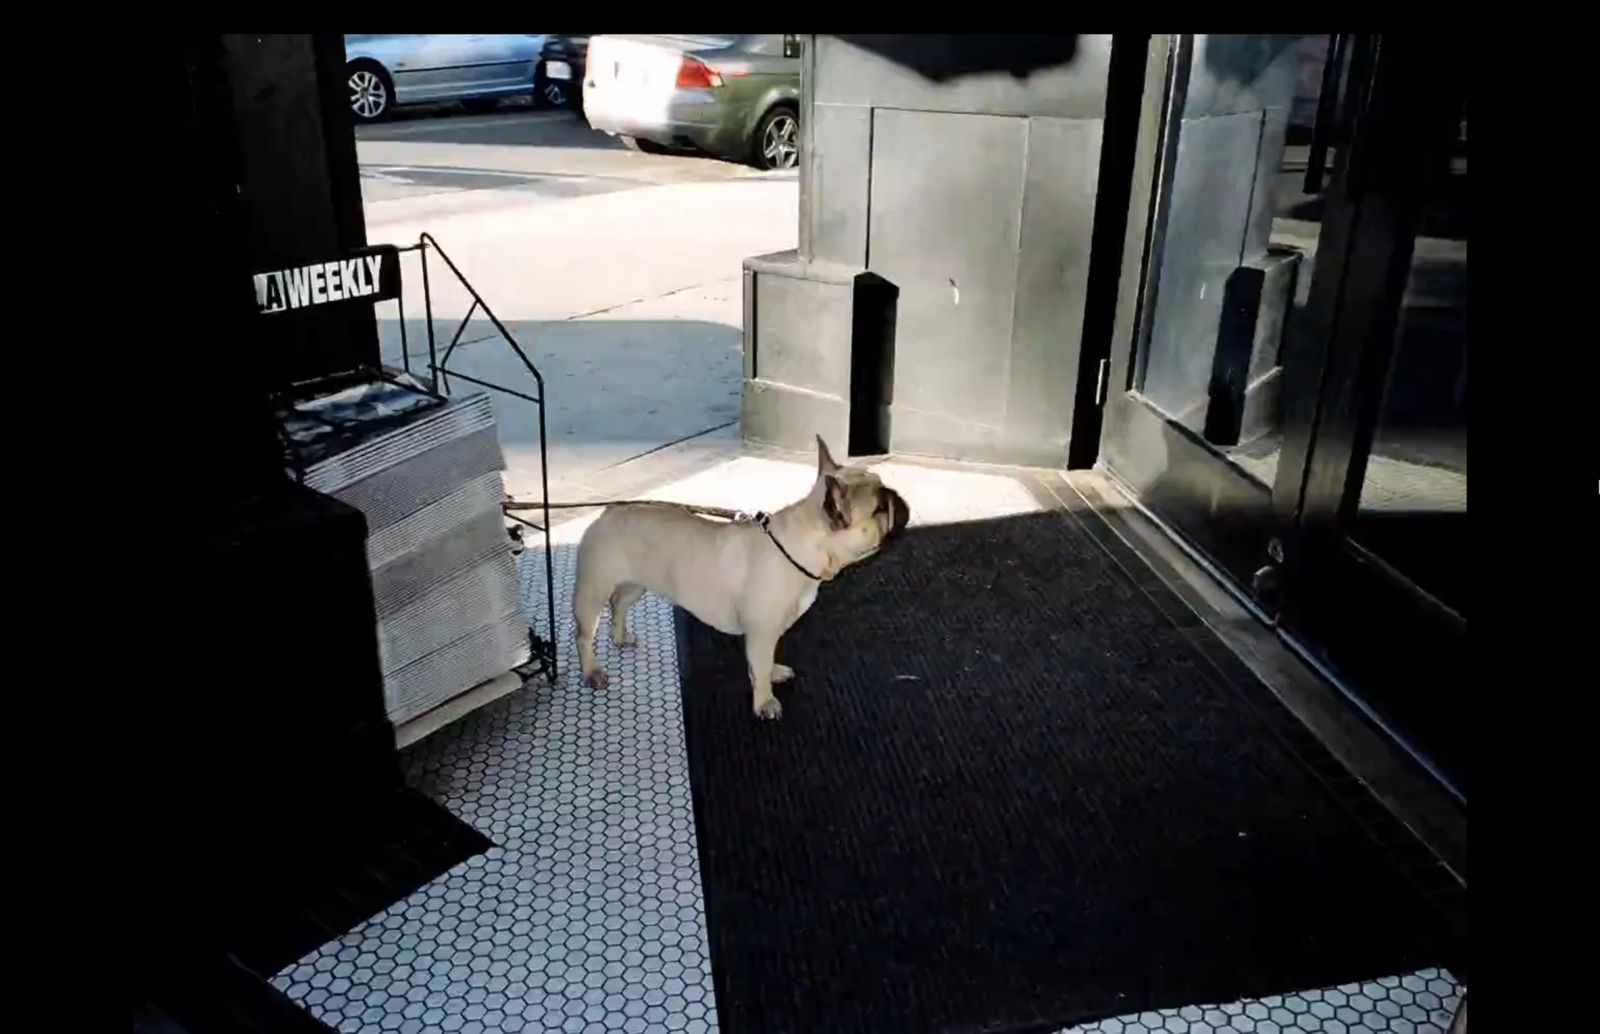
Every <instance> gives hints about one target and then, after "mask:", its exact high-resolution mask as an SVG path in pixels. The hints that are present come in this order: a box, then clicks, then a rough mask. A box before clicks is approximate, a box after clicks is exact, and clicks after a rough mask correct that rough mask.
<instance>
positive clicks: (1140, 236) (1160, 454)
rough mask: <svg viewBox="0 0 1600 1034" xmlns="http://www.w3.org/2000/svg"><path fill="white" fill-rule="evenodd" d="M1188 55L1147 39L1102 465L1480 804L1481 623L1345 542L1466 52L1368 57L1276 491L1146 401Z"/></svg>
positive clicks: (1331, 204) (1389, 42)
mask: <svg viewBox="0 0 1600 1034" xmlns="http://www.w3.org/2000/svg"><path fill="white" fill-rule="evenodd" d="M1192 47H1193V36H1192V35H1188V34H1181V35H1180V34H1168V35H1152V36H1151V37H1150V45H1149V52H1148V56H1147V61H1146V67H1145V82H1144V95H1143V98H1142V108H1141V112H1140V123H1139V129H1138V139H1137V143H1136V152H1135V156H1134V168H1133V176H1134V180H1133V189H1132V192H1131V196H1130V199H1129V208H1128V216H1127V221H1126V226H1127V232H1126V235H1125V238H1124V241H1123V252H1122V266H1121V277H1120V279H1119V284H1118V298H1117V311H1116V320H1115V325H1114V328H1113V331H1112V338H1111V348H1110V365H1109V375H1108V377H1107V381H1106V384H1107V391H1106V395H1107V397H1106V399H1105V407H1104V421H1105V426H1104V433H1103V434H1102V437H1101V441H1100V456H1099V461H1098V465H1099V466H1100V467H1101V468H1102V469H1103V470H1104V471H1105V472H1106V473H1107V474H1109V475H1110V476H1111V477H1112V478H1113V480H1115V481H1116V482H1118V483H1119V484H1120V485H1121V486H1122V488H1123V489H1124V491H1126V492H1127V493H1128V494H1129V495H1130V496H1131V497H1132V498H1134V499H1135V500H1136V501H1137V502H1138V503H1139V505H1140V506H1141V507H1143V508H1144V509H1146V510H1147V511H1149V512H1150V513H1151V515H1152V516H1153V517H1154V518H1156V520H1158V521H1159V522H1160V523H1162V524H1163V525H1165V526H1167V527H1168V529H1169V530H1170V531H1171V532H1173V533H1175V534H1176V535H1177V536H1178V537H1179V539H1180V540H1181V541H1183V543H1184V545H1185V546H1186V547H1188V548H1190V549H1192V550H1193V551H1195V552H1196V553H1197V555H1198V557H1199V559H1201V561H1202V562H1203V563H1206V564H1207V566H1209V567H1211V568H1212V569H1213V570H1214V571H1216V572H1217V573H1219V574H1220V575H1221V576H1222V578H1223V581H1224V582H1225V583H1226V584H1227V585H1228V587H1229V588H1230V589H1231V590H1232V591H1233V592H1234V594H1235V595H1237V596H1238V597H1239V598H1240V600H1241V601H1242V602H1244V603H1245V604H1246V605H1247V606H1248V607H1249V608H1250V609H1251V610H1252V611H1253V612H1254V613H1256V614H1257V615H1258V617H1260V618H1261V619H1262V620H1263V621H1264V622H1265V623H1267V624H1269V625H1271V626H1274V627H1275V628H1276V629H1277V631H1278V633H1279V634H1280V635H1282V636H1283V637H1284V638H1285V640H1286V641H1287V642H1288V643H1289V644H1290V645H1291V646H1292V647H1293V648H1295V649H1296V651H1297V652H1299V653H1300V654H1301V655H1302V656H1303V657H1305V658H1306V659H1307V660H1309V661H1311V662H1312V663H1313V664H1315V665H1316V666H1318V667H1319V668H1320V669H1321V670H1322V672H1323V674H1325V675H1327V676H1328V677H1329V678H1330V680H1331V681H1333V682H1334V684H1335V685H1336V686H1338V688H1339V689H1340V690H1341V691H1342V692H1344V693H1345V694H1346V696H1348V697H1349V698H1350V699H1351V700H1352V702H1353V703H1354V704H1355V705H1356V706H1357V707H1358V708H1359V709H1360V710H1361V711H1363V712H1364V713H1365V714H1366V715H1367V716H1368V717H1369V718H1371V719H1373V720H1374V721H1375V723H1376V724H1377V725H1379V726H1380V727H1381V728H1382V729H1383V730H1384V731H1385V733H1387V734H1388V735H1389V736H1390V737H1391V738H1392V739H1394V740H1395V741H1397V742H1398V743H1400V744H1401V745H1402V746H1403V747H1404V748H1405V749H1406V750H1407V751H1408V752H1409V753H1411V754H1412V755H1413V756H1415V757H1416V758H1417V759H1418V760H1419V761H1420V762H1421V763H1422V765H1423V766H1424V767H1426V768H1427V769H1428V771H1429V772H1430V774H1432V775H1433V777H1434V778H1435V779H1436V780H1437V781H1438V782H1440V783H1441V784H1442V785H1443V786H1445V787H1446V788H1447V789H1448V790H1450V792H1451V793H1453V794H1454V795H1455V796H1457V797H1458V798H1459V799H1461V800H1463V801H1464V800H1465V787H1466V753H1465V745H1466V742H1467V740H1466V735H1467V733H1466V726H1465V720H1464V709H1463V708H1461V707H1460V705H1459V700H1460V694H1461V693H1462V692H1463V691H1464V687H1465V686H1466V685H1467V683H1466V681H1465V675H1466V674H1467V672H1466V670H1465V666H1466V663H1467V662H1466V644H1465V620H1464V619H1463V618H1462V617H1461V615H1459V614H1456V613H1455V612H1454V611H1451V610H1450V609H1449V608H1448V607H1445V606H1444V605H1443V604H1441V603H1440V602H1439V601H1438V600H1436V599H1434V598H1433V597H1431V596H1429V594H1427V593H1426V592H1425V591H1423V590H1422V589H1420V588H1419V587H1417V586H1416V585H1415V584H1413V583H1412V582H1411V581H1410V580H1409V579H1407V578H1406V577H1405V576H1404V575H1402V574H1401V573H1400V572H1398V571H1397V570H1395V569H1394V568H1392V567H1391V566H1390V565H1388V564H1386V563H1385V562H1384V561H1383V560H1382V559H1381V558H1379V557H1377V556H1376V555H1375V554H1373V553H1372V552H1371V551H1370V550H1368V549H1366V548H1365V547H1363V546H1362V545H1360V544H1359V543H1358V542H1356V541H1355V540H1354V539H1352V538H1351V537H1350V536H1349V535H1348V534H1346V529H1347V528H1348V526H1349V523H1350V519H1351V517H1352V516H1353V512H1354V507H1355V504H1356V502H1357V501H1358V500H1359V493H1360V490H1361V483H1362V478H1363V475H1364V472H1365V466H1366V462H1367V453H1368V450H1369V449H1370V445H1371V440H1372V436H1373V432H1374V429H1375V427H1376V423H1377V419H1378V415H1379V411H1380V409H1381V403H1382V400H1383V388H1384V377H1383V374H1384V372H1385V371H1386V370H1387V369H1388V362H1389V359H1390V357H1391V356H1392V354H1393V352H1394V349H1395V347H1396V342H1395V334H1394V329H1395V320H1396V318H1397V316H1398V313H1399V309H1400V302H1401V299H1402V297H1403V294H1404V290H1405V283H1406V279H1407V275H1408V272H1409V266H1410V261H1411V253H1412V248H1413V245H1414V241H1415V236H1416V231H1417V228H1418V224H1419V222H1420V215H1421V206H1422V203H1423V201H1424V200H1425V199H1424V196H1423V194H1424V190H1425V185H1424V184H1425V178H1424V173H1425V171H1426V166H1427V163H1428V161H1430V160H1432V159H1433V157H1434V150H1435V149H1436V148H1437V147H1438V146H1439V142H1438V140H1436V139H1435V138H1434V136H1433V135H1430V134H1429V133H1427V132H1418V131H1417V126H1418V125H1419V123H1420V124H1428V125H1432V123H1430V122H1429V121H1428V120H1429V119H1430V117H1433V116H1437V114H1438V111H1439V110H1440V106H1441V105H1442V104H1444V103H1446V99H1445V98H1444V96H1443V95H1442V93H1441V88H1440V85H1439V84H1440V83H1441V82H1443V81H1445V80H1448V81H1449V83H1450V87H1449V88H1454V87H1455V84H1458V83H1460V82H1461V81H1462V79H1461V77H1460V74H1459V68H1457V67H1456V66H1454V65H1452V64H1451V61H1452V59H1453V58H1454V56H1455V55H1459V53H1460V49H1459V47H1455V46H1453V45H1452V44H1451V43H1449V42H1446V43H1444V44H1440V43H1438V42H1436V41H1434V40H1433V38H1432V37H1422V36H1405V37H1395V36H1368V37H1364V38H1357V40H1356V41H1355V42H1354V44H1353V46H1352V50H1353V52H1361V53H1362V61H1363V63H1364V64H1365V66H1366V67H1365V68H1364V69H1363V73H1364V74H1363V76H1362V77H1361V79H1362V81H1361V82H1360V84H1359V86H1360V87H1361V89H1360V92H1359V94H1358V95H1357V96H1355V97H1353V98H1352V101H1353V103H1350V104H1348V106H1347V110H1349V111H1350V112H1351V113H1352V116H1351V119H1350V123H1349V128H1351V129H1352V130H1353V133H1352V136H1353V138H1354V145H1353V146H1351V147H1350V148H1349V152H1350V153H1349V155H1348V157H1346V156H1344V155H1341V156H1340V160H1339V162H1338V167H1337V168H1336V170H1335V172H1334V175H1333V180H1332V182H1331V183H1330V184H1329V185H1328V187H1327V189H1326V191H1325V193H1324V195H1323V197H1324V202H1323V220H1322V228H1321V232H1320V235H1319V241H1318V247H1317V252H1316V256H1315V259H1314V268H1313V269H1312V270H1311V271H1310V275H1311V277H1312V281H1311V294H1310V298H1309V301H1308V304H1307V306H1306V313H1305V316H1306V320H1305V324H1306V334H1305V342H1304V344H1305V348H1304V350H1303V352H1302V353H1301V354H1300V355H1298V356H1297V357H1296V361H1295V363H1294V364H1293V365H1292V366H1291V365H1290V364H1287V363H1286V364H1285V367H1284V370H1283V374H1282V376H1283V377H1284V378H1285V381H1284V389H1283V390H1284V398H1285V409H1284V422H1283V438H1282V443H1281V449H1280V459H1279V463H1278V470H1277V474H1276V479H1275V481H1274V483H1273V485H1272V486H1270V487H1265V486H1262V485H1261V484H1260V483H1259V482H1258V481H1256V480H1255V479H1254V478H1252V477H1250V476H1249V475H1248V474H1246V473H1245V472H1244V471H1243V470H1240V469H1239V468H1237V467H1235V466H1234V465H1233V464H1231V463H1229V462H1228V461H1227V460H1225V459H1224V458H1222V457H1221V456H1219V455H1218V454H1217V453H1216V452H1215V451H1214V450H1213V449H1212V448H1211V447H1210V446H1209V445H1207V444H1205V443H1204V441H1203V440H1202V439H1201V437H1200V436H1199V435H1198V434H1196V433H1195V432H1193V431H1191V430H1189V429H1187V428H1185V427H1182V426H1181V425H1179V424H1177V423H1176V422H1175V421H1173V420H1171V419H1170V418H1168V417H1166V416H1165V415H1164V414H1163V413H1161V412H1160V411H1159V410H1158V409H1156V408H1155V407H1154V406H1153V405H1151V404H1150V403H1148V402H1146V401H1145V400H1144V399H1143V398H1142V397H1140V395H1139V394H1138V392H1137V391H1136V390H1135V389H1136V384H1135V380H1136V371H1137V367H1138V359H1139V356H1140V354H1141V352H1142V350H1143V349H1144V348H1146V347H1147V345H1148V338H1149V334H1150V331H1151V326H1152V321H1151V316H1152V314H1153V312H1154V308H1155V302H1156V298H1155V283H1156V280H1157V279H1158V276H1159V266H1158V265H1156V264H1154V263H1153V262H1152V259H1155V260H1157V261H1159V260H1160V259H1161V257H1162V243H1163V233H1164V222H1165V216H1166V210H1167V199H1168V196H1169V195H1170V190H1171V183H1170V177H1171V175H1172V172H1173V168H1174V166H1175V164H1176V160H1177V148H1176V146H1175V143H1176V134H1177V132H1178V129H1179V123H1180V121H1181V120H1180V119H1178V118H1176V117H1173V113H1172V112H1171V111H1170V110H1169V109H1170V108H1171V106H1172V101H1173V99H1174V98H1175V97H1177V98H1181V97H1182V96H1183V91H1184V89H1185V87H1186V85H1187V84H1186V72H1187V69H1188V67H1189V61H1190V60H1191V58H1192V56H1193V55H1192ZM1430 76H1432V77H1434V78H1432V79H1430ZM1352 78H1354V77H1352ZM1355 86H1356V84H1355V83H1352V88H1354V87H1355ZM1158 202H1159V203H1158ZM1302 275H1306V274H1305V273H1302Z"/></svg>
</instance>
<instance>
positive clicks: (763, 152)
mask: <svg viewBox="0 0 1600 1034" xmlns="http://www.w3.org/2000/svg"><path fill="white" fill-rule="evenodd" d="M753 144H754V147H753V148H752V150H753V151H754V154H753V155H752V157H753V158H754V160H755V165H756V167H757V168H759V169H792V168H794V167H795V166H796V165H799V164H800V115H799V114H798V113H797V112H796V111H795V110H794V109H793V108H791V107H788V106H787V105H783V104H780V105H778V106H777V107H775V108H773V109H772V110H771V111H769V112H767V113H766V114H765V115H763V116H762V118H761V122H760V124H758V125H757V126H756V135H755V140H754V141H753Z"/></svg>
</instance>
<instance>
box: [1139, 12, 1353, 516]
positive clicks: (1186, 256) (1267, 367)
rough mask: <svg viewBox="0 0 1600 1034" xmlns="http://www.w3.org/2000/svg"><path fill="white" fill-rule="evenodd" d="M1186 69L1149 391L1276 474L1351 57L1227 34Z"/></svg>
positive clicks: (1208, 42) (1147, 345)
mask: <svg viewBox="0 0 1600 1034" xmlns="http://www.w3.org/2000/svg"><path fill="white" fill-rule="evenodd" d="M1330 63H1331V67H1330ZM1176 65H1177V67H1176V70H1175V74H1174V76H1173V84H1172V88H1173V91H1174V94H1173V97H1172V102H1171V108H1170V110H1171V111H1172V112H1174V115H1173V116H1172V117H1171V120H1170V121H1169V127H1168V133H1169V135H1168V141H1167V156H1166V168H1165V172H1164V175H1163V183H1162V191H1161V194H1162V199H1161V209H1160V211H1159V212H1158V215H1157V219H1156V227H1157V229H1156V233H1155V236H1154V245H1155V251H1154V255H1153V257H1152V261H1153V265H1152V271H1151V290H1150V293H1151V309H1150V312H1149V316H1148V323H1147V326H1148V335H1147V337H1146V339H1145V341H1144V342H1143V347H1142V348H1141V349H1140V357H1141V364H1140V370H1139V375H1138V381H1137V390H1138V391H1139V392H1140V393H1141V394H1142V395H1143V396H1144V398H1145V399H1146V400H1147V401H1148V402H1150V403H1152V404H1153V405H1154V406H1155V407H1156V408H1158V409H1160V410H1161V411H1162V412H1163V413H1165V414H1166V415H1167V416H1168V417H1170V418H1171V419H1173V420H1175V421H1176V422H1178V423H1180V424H1182V425H1183V426H1185V427H1187V428H1189V429H1190V430H1192V431H1194V432H1195V433H1196V434H1197V435H1198V436H1200V437H1201V438H1203V439H1204V440H1205V441H1206V442H1207V443H1209V444H1210V445H1211V446H1212V447H1213V448H1214V449H1216V450H1217V451H1218V452H1220V453H1221V454H1223V455H1225V456H1227V457H1228V458H1229V459H1230V460H1231V461H1232V462H1234V463H1235V464H1237V465H1238V466H1239V467H1241V468H1243V469H1244V470H1246V471H1247V472H1249V473H1250V474H1251V475H1252V476H1253V477H1255V478H1256V479H1258V480H1259V481H1261V482H1262V484H1264V485H1270V484H1271V483H1272V481H1273V478H1274V477H1275V474H1276V469H1277V461H1278V447H1279V439H1280V428H1281V403H1280V399H1279V391H1280V389H1281V385H1282V371H1283V364H1284V358H1285V354H1286V353H1287V352H1290V351H1291V350H1292V349H1294V348H1295V347H1296V343H1297V323H1298V315H1299V311H1300V309H1301V308H1302V307H1303V306H1304V305H1305V302H1306V299H1307V298H1308V297H1309V296H1310V282H1311V270H1312V267H1313V264H1314V260H1315V253H1316V247H1317V238H1318V234H1319V232H1320V229H1321V217H1322V213H1321V191H1322V186H1323V183H1325V182H1326V179H1327V177H1322V182H1320V183H1319V182H1317V181H1316V179H1317V178H1316V177H1315V176H1312V177H1308V175H1307V171H1308V168H1309V167H1310V166H1311V165H1313V164H1314V161H1313V157H1312V156H1313V154H1314V152H1315V151H1316V147H1315V146H1314V145H1315V144H1316V143H1318V125H1319V120H1318V111H1319V102H1320V101H1321V100H1322V99H1323V93H1324V91H1325V89H1326V90H1328V91H1329V92H1330V94H1331V96H1330V97H1329V101H1330V104H1329V105H1327V106H1326V107H1327V112H1326V113H1325V114H1324V117H1323V122H1324V123H1329V122H1331V121H1332V119H1331V115H1332V113H1333V108H1334V105H1332V104H1331V101H1333V100H1334V99H1335V98H1336V96H1337V92H1338V87H1339V81H1340V76H1341V74H1342V70H1343V68H1344V65H1345V59H1344V55H1343V52H1342V50H1338V49H1336V47H1335V42H1334V38H1333V37H1330V36H1325V35H1259V34H1258V35H1244V34H1238V35H1234V34H1229V35H1218V34H1211V35H1196V36H1194V37H1193V44H1192V47H1191V48H1190V49H1189V50H1187V51H1184V52H1180V54H1179V56H1178V59H1177V62H1176ZM1325 84H1326V86H1325ZM1321 138H1322V139H1321V141H1320V142H1321V143H1322V144H1323V145H1324V147H1325V150H1324V153H1325V154H1326V155H1327V156H1328V157H1329V159H1330V160H1335V159H1336V154H1334V153H1333V149H1332V148H1331V147H1327V146H1326V145H1328V144H1329V143H1330V140H1329V133H1328V130H1327V127H1326V125H1324V128H1323V130H1322V132H1321Z"/></svg>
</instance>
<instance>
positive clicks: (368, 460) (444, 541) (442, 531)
mask: <svg viewBox="0 0 1600 1034" xmlns="http://www.w3.org/2000/svg"><path fill="white" fill-rule="evenodd" d="M311 407H316V408H315V409H314V410H313V409H312V408H311ZM297 410H298V413H297V414H296V415H297V416H304V415H305V414H307V413H308V412H311V413H312V414H313V416H314V417H315V419H310V420H297V421H296V424H297V426H298V429H299V431H300V432H302V433H301V434H300V435H299V438H300V439H301V440H304V438H305V436H306V435H315V434H316V433H317V432H318V431H319V430H321V429H323V428H327V427H337V428H341V429H344V428H350V427H356V428H358V429H364V433H357V434H356V435H355V436H354V438H353V441H354V444H351V443H350V440H344V441H331V442H327V443H323V444H322V446H321V448H320V452H321V453H325V454H326V455H324V456H322V458H319V459H317V460H316V461H315V462H312V463H310V464H309V465H308V466H307V467H306V468H305V483H306V485H307V486H309V487H311V488H314V489H316V490H317V491H319V492H323V493H326V494H327V495H331V496H333V497H334V498H335V499H338V500H340V501H342V502H345V503H348V504H350V505H351V506H354V507H355V508H357V509H358V510H360V511H361V512H362V513H364V514H366V517H367V564H368V567H369V568H370V569H371V571H372V593H373V597H374V598H375V600H376V602H377V612H378V641H379V647H380V651H381V657H382V664H383V687H384V696H385V699H386V703H387V704H388V710H389V720H390V721H391V722H393V723H394V724H395V725H397V726H398V725H401V724H403V723H405V722H408V721H410V720H412V719H413V718H416V717H418V716H420V715H423V714H426V713H427V712H428V711H431V710H432V709H434V708H436V707H438V706H439V705H440V704H442V703H444V702H446V701H448V700H450V699H451V698H453V697H456V696H459V695H460V694H462V693H464V692H466V691H467V690H469V689H471V688H473V687H474V686H476V685H478V684H480V683H482V682H486V681H488V680H489V679H493V678H496V677H497V676H499V675H502V674H504V673H505V672H507V671H509V670H510V669H512V668H514V667H516V666H518V665H521V664H525V663H527V661H528V656H529V648H528V633H527V629H526V628H525V627H524V625H523V623H522V621H521V620H520V619H519V617H518V615H517V600H516V568H515V561H514V560H513V558H512V555H511V549H510V542H509V541H508V538H507V535H506V531H505V522H504V519H503V517H502V516H501V511H500V503H501V500H502V498H503V492H504V489H503V487H502V483H501V479H500V468H501V453H500V439H499V435H498V432H497V430H496V427H495V420H494V411H493V409H492V408H491V407H490V404H489V397H488V396H487V395H484V394H482V393H478V394H473V395H464V396H461V397H459V398H452V399H448V400H445V401H444V402H443V403H442V404H441V403H440V402H439V400H438V399H437V398H434V397H429V396H426V395H422V394H419V393H415V392H409V391H407V390H406V389H405V388H403V387H400V386H397V385H393V384H387V383H378V384H368V385H361V386H359V387H357V388H352V389H348V390H347V391H345V392H341V393H339V394H338V395H334V396H329V397H328V398H325V399H319V400H316V401H315V402H314V403H312V404H310V407H308V406H304V405H303V406H300V407H297ZM352 417H353V419H352ZM287 426H288V425H287V424H286V427H287ZM308 428H309V430H308ZM289 430H290V433H291V437H296V433H295V432H296V428H289ZM374 431H375V433H374ZM333 449H337V450H338V451H331V450H333ZM313 454H315V453H313Z"/></svg>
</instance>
